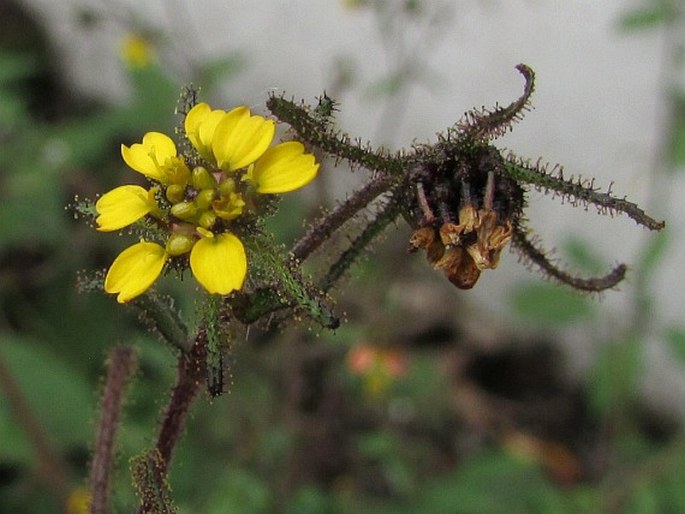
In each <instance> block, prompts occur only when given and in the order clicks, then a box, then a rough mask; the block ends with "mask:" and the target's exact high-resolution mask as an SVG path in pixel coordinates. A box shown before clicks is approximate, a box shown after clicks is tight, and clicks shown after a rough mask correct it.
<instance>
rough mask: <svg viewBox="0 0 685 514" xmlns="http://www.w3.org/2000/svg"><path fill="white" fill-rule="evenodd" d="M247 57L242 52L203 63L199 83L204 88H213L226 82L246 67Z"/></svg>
mask: <svg viewBox="0 0 685 514" xmlns="http://www.w3.org/2000/svg"><path fill="white" fill-rule="evenodd" d="M245 64H246V62H245V59H244V58H243V56H242V55H240V54H237V53H236V54H233V55H227V56H222V57H220V58H218V59H214V60H211V61H208V62H206V63H203V64H201V68H200V73H199V78H198V83H199V84H202V87H203V89H211V88H212V87H214V86H215V85H217V84H220V83H225V82H226V81H228V80H230V79H232V78H233V77H234V76H236V75H237V74H238V73H240V72H241V71H243V70H244V69H245Z"/></svg>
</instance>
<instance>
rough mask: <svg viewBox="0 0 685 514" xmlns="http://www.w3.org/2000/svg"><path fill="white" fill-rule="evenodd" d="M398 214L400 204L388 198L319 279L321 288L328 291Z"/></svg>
mask: <svg viewBox="0 0 685 514" xmlns="http://www.w3.org/2000/svg"><path fill="white" fill-rule="evenodd" d="M399 215H400V206H399V204H398V203H397V202H395V201H393V200H390V201H389V202H388V203H387V204H386V205H384V206H383V207H382V208H381V210H380V212H379V213H378V214H377V215H376V217H375V218H374V219H373V220H371V221H370V222H369V223H368V224H367V225H366V227H365V228H364V230H363V231H362V233H361V234H359V236H358V237H357V238H356V239H355V240H354V241H352V243H351V244H350V246H349V247H348V248H347V249H346V250H345V251H344V252H343V253H342V254H341V255H340V257H339V258H338V260H337V261H336V262H335V263H333V265H332V266H331V268H330V269H329V270H328V273H327V274H326V276H325V277H324V278H323V280H322V281H321V289H322V290H323V291H328V290H329V289H330V288H331V287H333V286H334V285H335V283H336V282H337V281H338V279H340V277H341V276H342V275H343V274H344V273H345V271H347V269H348V268H349V267H350V266H351V265H352V264H353V263H354V262H355V261H356V260H357V259H358V258H359V256H360V255H361V254H362V253H363V252H364V251H365V250H366V249H367V248H368V246H369V244H371V243H372V242H373V240H374V239H376V237H377V236H379V235H380V234H381V233H382V232H383V230H384V229H385V228H386V227H387V226H388V225H389V224H390V223H392V222H393V221H395V219H397V217H398V216H399Z"/></svg>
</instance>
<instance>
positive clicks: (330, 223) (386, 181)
mask: <svg viewBox="0 0 685 514" xmlns="http://www.w3.org/2000/svg"><path fill="white" fill-rule="evenodd" d="M394 180H395V179H394V178H392V177H389V176H387V175H382V176H380V177H377V178H375V179H372V180H371V181H369V182H368V183H367V184H366V185H364V187H362V188H361V189H359V190H357V191H355V192H354V193H353V194H352V196H350V197H349V198H348V199H347V200H345V201H344V202H343V203H341V204H339V205H338V206H337V207H336V208H335V209H333V211H332V212H330V213H329V214H327V215H325V216H323V217H321V218H319V220H318V221H316V222H315V223H314V225H312V226H311V227H310V229H309V232H307V233H306V234H305V235H304V236H303V237H302V239H300V240H299V241H298V242H297V243H296V244H295V246H293V248H292V250H291V251H290V253H291V255H292V257H293V258H294V259H295V260H297V261H303V260H304V259H306V258H307V257H308V256H309V255H310V254H311V253H312V252H313V251H314V250H316V249H317V248H318V247H319V246H321V245H322V244H323V243H324V242H325V241H326V240H328V239H329V238H330V237H331V235H332V234H333V232H335V231H336V230H338V229H339V228H340V227H342V226H343V225H344V224H345V222H347V221H348V220H349V219H351V218H352V217H353V216H354V215H355V214H357V213H358V212H359V211H360V210H362V209H363V208H364V207H366V206H367V205H368V204H369V203H371V202H372V201H373V200H374V199H376V198H377V197H378V196H379V195H381V194H383V193H384V192H386V191H387V190H388V189H389V188H390V186H391V184H392V183H393V182H394Z"/></svg>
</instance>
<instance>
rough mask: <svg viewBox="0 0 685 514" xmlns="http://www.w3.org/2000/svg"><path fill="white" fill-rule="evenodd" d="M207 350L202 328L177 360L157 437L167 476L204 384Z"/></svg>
mask: <svg viewBox="0 0 685 514" xmlns="http://www.w3.org/2000/svg"><path fill="white" fill-rule="evenodd" d="M206 351H207V332H206V329H205V328H204V327H202V328H200V329H199V330H198V333H197V336H196V338H195V343H194V344H193V346H192V348H191V349H190V351H189V352H188V353H184V354H181V355H180V356H179V358H178V368H177V372H176V384H175V385H174V388H173V390H172V392H171V398H170V399H169V403H168V404H167V406H166V408H165V409H164V414H163V418H162V426H161V428H160V430H159V436H158V438H157V451H158V452H159V456H160V458H161V466H162V468H161V470H160V472H162V473H166V472H167V470H168V469H169V465H170V463H171V457H172V454H173V451H174V448H175V447H176V443H178V441H179V439H180V438H181V433H182V431H183V428H184V426H185V421H186V418H187V417H188V413H189V412H190V407H191V406H192V404H193V402H194V401H195V399H196V398H197V395H198V393H199V392H200V389H201V388H202V385H203V384H204V383H205V378H206V373H205V369H206Z"/></svg>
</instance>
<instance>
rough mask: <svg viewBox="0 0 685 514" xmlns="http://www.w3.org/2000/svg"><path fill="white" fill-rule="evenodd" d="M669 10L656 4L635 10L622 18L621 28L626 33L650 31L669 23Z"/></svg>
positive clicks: (620, 21)
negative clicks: (641, 30) (642, 30)
mask: <svg viewBox="0 0 685 514" xmlns="http://www.w3.org/2000/svg"><path fill="white" fill-rule="evenodd" d="M668 13H669V9H667V8H666V7H665V6H662V5H658V4H655V5H653V6H649V7H641V8H637V9H633V10H632V11H629V12H627V13H625V14H624V15H623V16H621V18H620V20H619V28H620V29H621V30H624V31H631V30H638V29H650V28H653V27H656V26H657V25H661V24H662V23H665V22H666V21H668Z"/></svg>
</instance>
